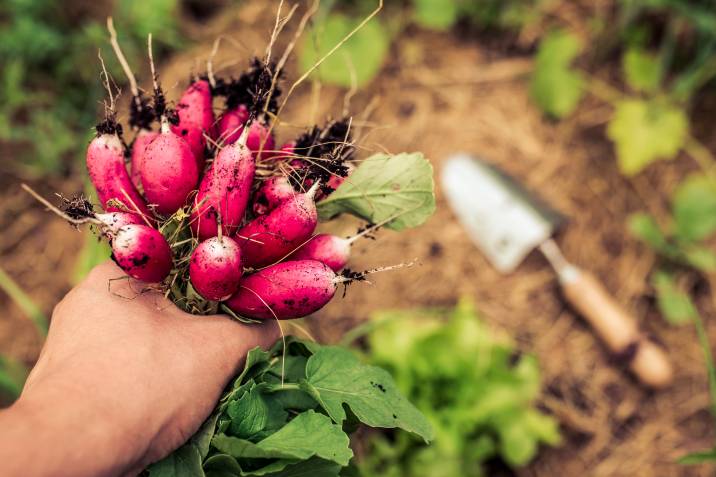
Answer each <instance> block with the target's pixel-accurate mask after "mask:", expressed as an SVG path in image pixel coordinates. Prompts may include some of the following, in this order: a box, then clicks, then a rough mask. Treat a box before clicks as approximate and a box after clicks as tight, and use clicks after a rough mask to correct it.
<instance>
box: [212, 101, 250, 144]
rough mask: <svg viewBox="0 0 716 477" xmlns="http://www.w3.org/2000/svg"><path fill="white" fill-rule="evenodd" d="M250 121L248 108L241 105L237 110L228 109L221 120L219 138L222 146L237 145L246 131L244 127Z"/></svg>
mask: <svg viewBox="0 0 716 477" xmlns="http://www.w3.org/2000/svg"><path fill="white" fill-rule="evenodd" d="M248 120H249V110H248V108H247V107H246V106H245V105H243V104H240V105H239V106H237V107H236V108H233V109H227V110H226V111H224V113H223V114H222V115H221V117H220V118H219V123H218V125H217V132H218V134H217V136H218V138H217V139H218V141H219V143H220V144H233V143H235V142H236V141H237V140H238V139H239V137H240V136H241V133H242V132H243V131H244V125H245V124H246V121H248Z"/></svg>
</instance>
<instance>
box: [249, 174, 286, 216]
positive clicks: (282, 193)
mask: <svg viewBox="0 0 716 477" xmlns="http://www.w3.org/2000/svg"><path fill="white" fill-rule="evenodd" d="M296 194H297V192H296V190H295V189H294V188H293V186H292V185H291V182H290V181H289V179H288V177H286V176H274V177H271V178H269V179H266V180H265V181H264V182H263V183H262V184H261V187H259V190H258V191H256V195H255V196H254V207H253V209H254V213H256V214H258V215H261V214H266V213H268V212H270V211H272V210H273V209H275V208H276V207H278V205H279V204H280V203H281V202H283V201H285V200H288V199H290V198H291V197H293V196H294V195H296Z"/></svg>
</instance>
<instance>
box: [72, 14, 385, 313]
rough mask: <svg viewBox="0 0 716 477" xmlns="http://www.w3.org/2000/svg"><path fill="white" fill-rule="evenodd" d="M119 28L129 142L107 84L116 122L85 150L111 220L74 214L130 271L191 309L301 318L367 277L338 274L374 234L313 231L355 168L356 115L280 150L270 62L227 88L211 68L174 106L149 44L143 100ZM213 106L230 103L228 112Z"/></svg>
mask: <svg viewBox="0 0 716 477" xmlns="http://www.w3.org/2000/svg"><path fill="white" fill-rule="evenodd" d="M109 27H110V32H111V33H112V44H113V46H114V47H115V52H116V53H117V56H118V58H119V60H120V63H121V64H122V66H123V68H124V70H125V73H126V74H127V76H128V78H129V83H130V88H131V91H132V101H131V105H130V115H129V125H130V128H131V130H132V132H133V140H132V141H131V143H130V144H127V143H126V142H125V138H124V135H123V128H122V126H121V125H120V124H119V123H118V122H117V121H116V115H115V108H114V102H115V101H114V98H113V97H112V89H111V88H110V81H109V80H107V82H106V83H107V84H106V86H107V88H108V91H109V92H110V103H109V106H108V107H107V111H106V118H105V119H104V121H102V122H101V123H100V124H99V125H98V126H97V127H96V129H97V136H96V138H95V139H93V140H92V142H91V143H90V145H89V147H88V150H87V170H88V172H89V176H90V179H91V181H92V184H93V185H94V187H95V188H96V190H97V196H98V199H99V202H100V204H101V206H102V208H103V209H104V213H94V211H93V210H92V207H91V205H90V204H89V203H87V202H86V201H79V202H77V201H72V202H69V203H68V207H66V208H65V214H66V215H67V216H69V217H70V218H71V219H72V220H73V221H74V222H75V223H80V222H91V223H93V224H95V225H96V226H97V227H98V229H99V231H100V233H101V234H102V235H103V236H104V237H105V238H107V239H108V240H109V242H110V244H111V248H112V258H113V259H114V261H115V262H116V263H117V264H118V265H119V266H120V267H121V268H122V269H123V270H124V271H125V272H126V273H127V275H129V276H130V277H132V278H135V279H137V280H141V281H143V282H146V283H152V284H157V287H159V288H161V289H163V290H165V291H166V294H167V296H170V297H172V298H173V300H174V301H175V302H176V303H177V304H179V305H180V306H182V307H183V308H184V309H187V310H189V311H192V312H195V313H201V312H213V311H216V310H217V309H218V306H219V303H221V304H222V305H223V307H224V308H223V309H225V310H226V307H228V310H227V311H229V310H230V312H233V313H234V314H235V315H236V316H238V317H244V318H249V319H269V318H277V319H290V318H298V317H302V316H306V315H308V314H310V313H312V312H314V311H316V310H318V309H319V308H321V307H322V306H324V305H325V304H326V303H328V302H329V301H330V300H331V298H332V297H333V295H334V294H335V291H336V288H337V286H338V284H340V283H345V282H347V281H350V280H351V279H356V278H362V275H361V274H355V273H353V272H349V271H348V272H346V273H343V274H339V272H340V271H341V270H342V269H343V268H344V267H345V265H346V262H347V260H348V257H349V254H350V247H351V244H352V243H353V241H354V240H355V239H356V238H358V237H360V236H364V235H366V233H367V232H369V231H371V230H373V229H374V228H375V226H373V227H369V228H368V229H367V230H364V231H363V232H361V233H360V234H358V235H357V236H355V237H353V238H349V239H344V238H341V237H337V236H333V235H327V234H319V235H315V230H316V226H317V224H318V214H317V210H316V201H317V200H320V199H321V198H323V197H325V196H327V195H329V194H330V193H331V192H333V191H334V190H335V189H336V188H337V187H338V186H339V185H340V184H341V182H342V181H343V180H344V179H345V177H346V176H347V175H348V173H349V172H350V170H351V169H352V166H351V160H352V159H353V154H354V147H352V145H351V135H350V124H351V123H350V120H349V119H347V118H345V119H342V120H339V121H329V122H328V123H327V124H326V125H325V126H324V127H321V128H319V127H313V128H310V129H309V130H308V131H307V132H306V133H304V134H302V135H301V136H299V137H298V138H296V139H295V140H293V141H290V142H288V143H286V144H284V145H283V146H282V147H281V148H279V149H276V147H275V142H274V141H275V139H274V131H273V128H272V125H271V122H272V118H273V117H275V114H276V110H277V101H276V98H277V97H278V95H279V94H280V90H279V88H278V80H279V78H280V71H278V70H277V68H276V66H275V65H274V64H271V63H269V62H267V61H261V60H258V59H254V60H253V61H252V62H251V64H250V68H249V70H248V71H246V72H245V73H244V74H242V75H241V76H240V77H239V78H226V79H221V78H216V77H214V75H213V73H212V72H211V69H210V68H208V74H207V75H206V76H204V77H196V78H194V79H193V81H192V82H191V84H190V85H189V87H188V88H187V89H186V90H185V91H184V93H183V95H182V96H181V98H180V99H179V101H178V102H177V103H176V105H175V107H173V108H172V107H170V106H171V105H170V104H168V103H167V101H166V100H165V97H164V94H163V92H162V89H161V87H160V86H159V83H158V79H157V75H156V73H155V71H154V65H153V62H152V61H151V38H150V50H149V51H150V64H151V66H152V75H153V80H154V81H153V85H154V86H153V94H152V97H151V98H147V97H146V96H145V95H144V93H143V92H142V91H140V89H139V88H138V87H137V83H136V80H135V79H134V76H133V75H132V72H131V70H130V69H129V67H128V66H127V63H126V60H125V59H124V57H123V55H122V52H121V49H119V46H118V44H117V43H116V34H115V33H114V30H113V28H112V25H111V23H110V24H109ZM105 75H106V73H105ZM217 98H223V99H224V102H225V106H224V109H223V111H221V113H220V114H218V117H217V115H215V112H214V102H215V100H216V99H217ZM127 159H129V160H128V161H127ZM78 204H79V205H78ZM197 295H198V296H197Z"/></svg>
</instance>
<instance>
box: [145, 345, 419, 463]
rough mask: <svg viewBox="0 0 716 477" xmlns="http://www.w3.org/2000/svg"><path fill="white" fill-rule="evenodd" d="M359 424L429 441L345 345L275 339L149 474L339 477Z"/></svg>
mask: <svg viewBox="0 0 716 477" xmlns="http://www.w3.org/2000/svg"><path fill="white" fill-rule="evenodd" d="M361 423H363V424H365V425H368V426H371V427H381V428H400V429H403V430H406V431H408V432H411V433H412V434H413V435H415V436H417V437H419V438H421V439H423V440H424V441H429V440H430V439H432V430H431V428H430V424H429V423H428V421H427V420H426V419H425V417H424V416H423V415H422V414H421V413H420V412H419V411H418V410H417V409H416V408H415V407H414V406H413V405H412V404H410V403H409V402H408V401H407V400H406V399H405V398H404V397H403V396H402V395H401V394H400V393H399V392H398V389H397V388H396V386H395V384H394V382H393V379H392V378H391V377H390V375H389V374H388V373H387V372H386V371H384V370H382V369H380V368H378V367H375V366H369V365H366V364H363V363H361V362H360V361H359V360H358V358H357V357H356V356H355V355H354V354H353V353H352V352H351V351H349V350H347V349H345V348H340V347H335V346H321V345H318V344H316V343H313V342H308V341H301V340H298V339H296V338H292V337H289V338H287V339H286V347H285V352H284V345H283V343H282V342H281V341H279V342H278V343H276V345H274V347H273V349H271V350H270V351H263V350H261V349H259V348H255V349H253V350H252V351H250V352H249V354H248V356H247V359H246V365H245V367H244V370H243V372H241V374H240V375H239V376H238V377H237V378H236V379H235V380H234V382H233V383H232V384H231V385H230V386H229V388H228V389H227V391H226V393H225V394H224V396H223V397H222V398H221V401H220V404H219V406H218V407H217V409H216V411H215V413H214V414H213V416H212V417H210V418H209V419H208V420H207V422H206V423H205V424H204V426H203V427H202V428H201V429H200V430H199V432H198V433H197V434H196V435H195V436H194V437H193V438H192V439H191V440H190V441H189V442H188V443H187V444H186V445H184V446H183V447H181V448H180V449H178V450H177V451H175V452H174V453H173V454H171V455H170V456H169V457H167V458H166V459H164V460H163V461H161V462H159V463H157V464H154V465H152V466H151V467H150V468H149V475H150V476H152V477H155V476H160V477H168V476H194V477H196V476H204V475H206V476H216V477H218V476H228V475H234V476H271V477H278V476H285V477H288V476H299V475H306V476H308V475H310V476H318V477H330V476H338V475H339V473H340V472H341V471H342V469H344V468H345V467H347V466H348V465H349V463H350V461H351V459H352V457H353V451H352V450H351V449H350V447H349V443H350V441H349V437H348V434H349V433H350V432H352V431H353V430H355V429H356V428H357V427H358V425H359V424H361Z"/></svg>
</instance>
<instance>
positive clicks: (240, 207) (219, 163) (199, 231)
mask: <svg viewBox="0 0 716 477" xmlns="http://www.w3.org/2000/svg"><path fill="white" fill-rule="evenodd" d="M244 140H245V138H244V139H242V140H240V141H238V142H236V143H234V144H232V145H230V146H226V147H224V148H223V149H222V150H221V151H220V152H219V154H218V155H217V156H216V159H214V162H213V163H212V165H211V168H210V169H209V171H208V172H207V173H206V174H205V175H204V178H203V179H202V180H201V185H200V186H199V192H198V193H197V194H196V198H195V199H194V204H195V205H194V208H193V210H192V214H191V228H192V230H193V231H194V233H195V234H196V235H197V236H198V237H199V239H200V240H204V239H207V238H209V237H213V236H215V235H217V233H218V229H219V219H220V220H221V224H222V225H221V226H222V230H223V233H224V235H232V234H233V233H234V232H236V229H237V228H238V227H239V226H240V225H241V221H242V220H243V218H244V212H245V211H246V206H247V205H248V202H249V198H250V197H251V185H252V183H253V180H254V172H255V170H256V164H255V162H254V158H253V156H252V154H251V151H249V149H248V148H247V147H246V146H245V145H244V142H243V141H244Z"/></svg>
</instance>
